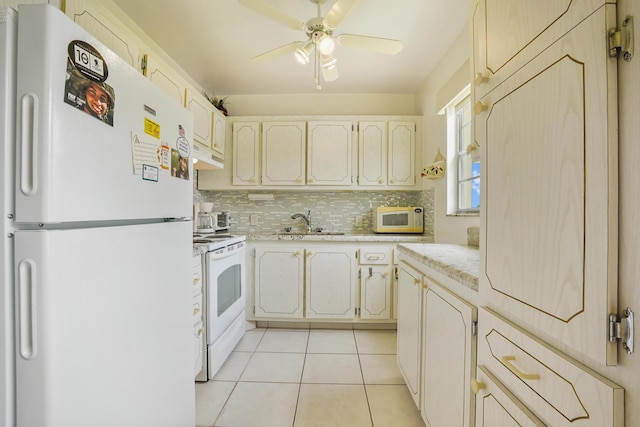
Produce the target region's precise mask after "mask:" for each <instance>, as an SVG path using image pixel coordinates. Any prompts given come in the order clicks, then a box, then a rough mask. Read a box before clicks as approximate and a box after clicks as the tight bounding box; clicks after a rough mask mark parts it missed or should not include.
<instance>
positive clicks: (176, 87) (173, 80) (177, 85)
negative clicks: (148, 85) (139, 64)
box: [144, 56, 186, 106]
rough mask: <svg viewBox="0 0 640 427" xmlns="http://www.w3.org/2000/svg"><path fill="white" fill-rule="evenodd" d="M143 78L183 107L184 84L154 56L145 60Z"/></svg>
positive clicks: (174, 72) (167, 66) (169, 68)
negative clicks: (145, 66)
mask: <svg viewBox="0 0 640 427" xmlns="http://www.w3.org/2000/svg"><path fill="white" fill-rule="evenodd" d="M144 75H145V76H147V77H148V78H149V80H151V81H152V82H153V83H155V84H156V85H157V86H158V87H159V88H160V89H162V90H163V91H164V92H165V93H166V94H167V95H169V96H170V97H171V98H172V99H175V101H176V102H177V103H179V104H180V105H182V106H184V105H185V102H184V96H185V87H186V83H185V82H184V81H183V80H182V78H181V77H180V76H179V75H178V73H177V72H176V71H174V70H173V69H172V68H171V67H170V66H169V65H167V64H165V63H164V62H163V61H161V60H160V59H158V58H157V57H156V56H149V57H148V58H147V69H146V70H145V74H144Z"/></svg>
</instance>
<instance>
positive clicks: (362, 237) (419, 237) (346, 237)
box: [247, 233, 433, 243]
mask: <svg viewBox="0 0 640 427" xmlns="http://www.w3.org/2000/svg"><path fill="white" fill-rule="evenodd" d="M247 240H249V241H251V240H260V241H299V240H303V241H312V242H319V241H320V242H371V243H375V242H381V243H405V242H407V243H414V242H415V243H430V242H433V236H427V235H424V234H374V233H362V234H351V233H347V234H314V233H312V234H293V233H292V234H287V233H257V234H248V233H247Z"/></svg>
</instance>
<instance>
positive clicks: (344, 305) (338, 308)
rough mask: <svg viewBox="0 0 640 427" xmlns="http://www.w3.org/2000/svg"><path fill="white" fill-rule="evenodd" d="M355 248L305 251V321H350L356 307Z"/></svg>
mask: <svg viewBox="0 0 640 427" xmlns="http://www.w3.org/2000/svg"><path fill="white" fill-rule="evenodd" d="M355 252H356V250H355V248H353V247H348V246H347V247H343V246H327V247H325V246H311V247H308V248H306V249H305V257H306V258H305V262H306V266H305V291H306V311H305V315H306V317H307V318H309V319H353V318H354V317H355V308H356V292H355V291H356V277H357V270H356V255H355Z"/></svg>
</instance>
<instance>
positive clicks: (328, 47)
mask: <svg viewBox="0 0 640 427" xmlns="http://www.w3.org/2000/svg"><path fill="white" fill-rule="evenodd" d="M317 44H318V49H319V50H320V53H322V54H324V55H331V54H332V53H333V51H334V50H335V48H336V40H335V39H334V38H333V37H331V36H330V35H328V34H323V35H322V36H320V38H318V42H317Z"/></svg>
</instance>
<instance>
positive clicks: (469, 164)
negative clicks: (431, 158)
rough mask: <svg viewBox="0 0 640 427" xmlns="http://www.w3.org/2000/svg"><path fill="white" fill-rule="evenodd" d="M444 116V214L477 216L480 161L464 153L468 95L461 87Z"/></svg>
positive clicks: (468, 123)
mask: <svg viewBox="0 0 640 427" xmlns="http://www.w3.org/2000/svg"><path fill="white" fill-rule="evenodd" d="M445 109H446V113H447V154H448V158H449V161H448V164H449V168H450V170H449V173H448V174H447V175H448V178H447V199H448V200H447V213H448V214H450V215H459V214H462V215H464V214H471V215H477V214H478V213H479V211H480V159H479V158H478V155H477V153H478V151H477V150H472V151H468V150H467V147H469V146H471V145H472V143H473V138H472V134H471V117H472V111H471V95H470V90H469V87H467V88H465V89H464V90H463V91H462V92H460V94H458V96H456V97H455V98H454V99H453V100H452V101H451V103H450V104H449V105H448V106H447V107H446V108H445Z"/></svg>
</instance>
